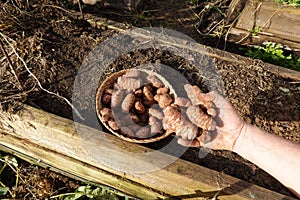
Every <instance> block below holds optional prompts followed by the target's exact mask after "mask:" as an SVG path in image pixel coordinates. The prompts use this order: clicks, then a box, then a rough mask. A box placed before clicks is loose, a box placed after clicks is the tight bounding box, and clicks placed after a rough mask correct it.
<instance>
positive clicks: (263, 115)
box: [0, 0, 300, 198]
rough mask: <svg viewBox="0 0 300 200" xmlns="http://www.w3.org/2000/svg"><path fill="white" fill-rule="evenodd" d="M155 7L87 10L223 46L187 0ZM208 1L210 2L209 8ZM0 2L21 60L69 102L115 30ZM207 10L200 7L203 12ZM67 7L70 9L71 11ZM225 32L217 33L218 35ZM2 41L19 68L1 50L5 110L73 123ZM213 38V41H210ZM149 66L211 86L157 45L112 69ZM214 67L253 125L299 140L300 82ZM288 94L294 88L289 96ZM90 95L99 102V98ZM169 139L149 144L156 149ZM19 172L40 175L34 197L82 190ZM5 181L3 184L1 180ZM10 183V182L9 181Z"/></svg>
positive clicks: (213, 160)
mask: <svg viewBox="0 0 300 200" xmlns="http://www.w3.org/2000/svg"><path fill="white" fill-rule="evenodd" d="M149 2H150V3H151V5H150V3H149V4H148V5H145V7H144V11H142V12H138V13H135V14H128V13H127V14H124V13H123V12H121V11H117V10H113V9H105V10H101V12H100V11H99V10H98V11H96V10H95V8H94V7H86V8H85V9H84V12H88V11H91V12H97V13H99V12H100V13H102V14H103V15H104V16H105V17H108V18H111V19H114V20H118V21H122V22H126V23H131V24H133V25H138V26H150V25H151V26H163V27H166V28H172V29H175V30H178V31H181V32H183V33H185V34H188V35H189V36H192V37H193V38H195V39H196V40H197V41H200V42H202V43H204V44H208V43H209V44H210V45H217V44H221V43H222V41H221V40H220V41H219V40H218V37H217V39H214V40H212V39H207V37H206V36H203V35H202V36H201V35H199V30H200V32H201V33H202V34H203V33H205V31H209V30H212V29H211V28H208V27H209V24H210V21H206V22H204V21H203V22H202V23H200V24H199V19H198V17H197V16H196V15H195V13H196V14H197V13H198V14H199V12H200V11H201V7H198V8H196V7H195V6H192V5H190V4H189V3H188V1H173V3H172V4H170V3H169V2H168V1H164V0H159V1H149ZM208 3H209V2H206V4H208ZM206 4H205V5H206ZM0 5H1V6H0V7H5V10H4V9H3V10H1V11H0V30H1V32H2V33H3V34H5V35H6V36H8V37H9V38H11V39H10V40H9V41H10V44H11V45H13V47H14V48H16V49H17V52H18V54H19V55H20V57H22V58H23V59H24V61H25V62H26V64H27V66H28V68H29V69H30V70H31V71H32V73H33V74H35V75H36V77H37V78H38V79H39V81H40V82H41V84H42V86H43V87H44V88H45V89H47V90H49V91H52V92H55V93H58V94H59V95H61V96H63V97H66V98H67V99H69V100H71V98H72V87H73V82H74V77H75V75H76V74H77V72H78V70H79V67H80V65H81V63H82V62H83V61H84V59H85V58H86V56H87V55H88V54H89V53H90V51H91V50H92V49H93V48H94V47H96V45H97V44H99V43H100V42H102V41H103V40H105V39H106V38H108V37H109V36H111V35H112V34H113V33H115V32H114V31H112V30H98V29H94V28H92V27H90V25H89V24H88V23H86V22H85V21H84V20H79V19H76V18H73V17H72V16H71V15H70V14H69V13H68V12H67V11H66V10H64V9H61V8H60V7H56V6H66V5H63V4H55V5H54V4H53V5H50V6H45V5H46V4H43V3H40V4H39V5H36V4H34V3H33V2H30V5H27V4H26V3H24V4H20V5H13V4H12V3H11V2H8V3H7V4H4V2H1V3H0ZM43 5H44V6H43ZM205 5H202V6H203V7H205ZM227 5H228V2H225V3H224V4H221V5H220V7H222V6H224V7H226V6H227ZM68 6H69V7H68ZM68 6H66V7H65V9H68V8H70V7H73V6H70V5H68ZM74 7H75V8H76V6H74ZM179 8H181V9H179ZM197 9H200V11H199V10H197ZM102 11H103V12H102ZM224 12H225V11H224ZM195 16H196V17H195ZM217 19H219V18H218V17H216V18H215V19H213V18H210V20H217ZM184 20H186V21H184ZM205 23H206V24H205ZM195 27H196V28H195ZM197 29H198V30H197ZM219 31H220V30H215V29H214V30H212V32H215V33H217V32H219ZM1 41H2V42H3V43H4V47H5V49H6V51H7V53H8V54H9V55H10V60H11V61H12V63H13V68H14V70H15V72H16V76H14V75H13V70H11V68H10V67H9V65H8V62H7V60H6V59H5V57H4V55H3V53H2V52H1V53H0V59H1V60H0V62H1V65H0V80H1V82H0V86H1V87H0V102H1V103H0V106H1V107H2V108H3V109H6V110H9V111H11V112H15V111H17V110H19V109H20V107H19V105H21V103H24V102H25V103H27V104H29V105H32V106H35V107H38V108H41V109H43V110H46V111H48V112H51V113H54V114H57V115H60V116H63V117H67V118H70V119H72V109H71V108H70V106H69V105H68V104H67V103H66V102H65V101H63V100H62V99H61V98H58V97H56V96H53V95H50V94H47V93H46V92H44V91H41V89H40V88H39V87H38V86H37V84H36V81H35V80H34V79H33V77H32V76H30V75H29V73H28V71H27V70H26V69H25V67H24V65H23V63H22V62H20V60H18V59H17V57H16V55H15V54H14V53H12V48H11V47H10V46H9V45H8V44H7V43H6V42H5V41H4V40H3V38H1ZM210 41H213V42H211V43H210ZM218 41H219V42H218ZM2 58H4V59H2ZM149 62H152V63H153V62H160V63H162V64H165V65H168V66H172V67H174V68H175V69H179V71H180V72H181V73H183V74H185V75H186V76H187V78H188V79H189V80H190V81H191V82H193V83H195V84H198V85H200V86H201V87H202V88H204V90H205V89H206V88H205V80H202V79H201V78H199V77H198V79H197V80H195V79H194V77H193V78H191V76H189V74H190V72H191V71H189V70H192V71H193V70H195V69H192V67H191V64H190V63H189V62H187V61H186V60H185V59H183V58H181V57H179V56H176V55H173V54H172V53H170V52H167V51H161V50H157V49H151V48H150V49H145V50H139V51H134V52H131V53H128V54H126V55H124V56H121V57H120V58H119V59H117V60H116V61H115V62H114V63H113V64H112V65H111V68H112V69H114V70H116V69H123V68H131V67H135V66H138V65H140V64H144V63H149ZM213 63H214V65H216V66H217V69H218V70H219V73H220V74H221V75H222V76H223V81H224V82H225V89H226V94H227V97H228V100H229V101H230V102H231V103H232V104H233V105H234V107H235V108H236V109H237V111H238V112H239V113H240V114H241V115H242V116H243V117H244V119H245V120H246V121H247V122H249V123H252V124H254V125H256V126H258V127H260V128H262V129H264V130H266V131H269V132H271V133H272V134H276V135H279V136H282V137H284V138H286V139H289V140H293V141H296V142H298V143H300V135H299V132H300V122H299V121H300V105H299V103H298V102H300V88H299V82H298V83H294V82H293V80H290V79H286V78H282V77H280V76H278V75H275V74H273V73H271V72H268V71H266V70H264V69H263V64H262V63H260V62H258V61H255V62H254V61H249V63H245V64H244V65H242V66H241V65H237V64H232V63H228V62H225V61H220V60H213ZM188 69H189V70H188ZM17 79H18V81H17ZM95 89H96V88H95ZM284 89H288V92H287V91H286V90H284ZM87 98H88V99H93V98H94V96H89V97H87ZM87 103H88V101H87ZM85 108H86V105H79V109H82V110H84V109H85ZM87 112H95V110H87ZM163 142H164V141H161V143H160V142H157V143H153V144H149V145H147V146H149V147H151V148H158V147H159V146H160V145H162V144H163ZM170 153H171V152H170ZM198 153H199V150H198V149H196V148H190V149H189V151H187V152H186V153H185V154H184V155H183V156H182V158H183V159H186V160H188V161H191V162H194V163H198V164H200V165H203V166H205V167H208V168H211V169H214V170H217V171H220V172H223V173H226V174H229V175H232V176H235V177H238V178H240V179H243V180H245V181H248V182H250V183H253V184H256V185H260V186H262V187H265V188H268V189H271V190H274V191H276V192H280V193H282V194H286V195H288V196H293V194H291V192H289V191H288V190H287V189H286V188H285V187H284V186H283V185H281V184H280V183H279V182H278V181H276V180H275V179H274V178H272V177H271V176H270V175H268V174H267V173H266V172H264V171H263V170H261V169H259V168H258V167H257V166H255V165H254V164H252V163H250V162H248V161H246V160H244V159H242V158H241V157H239V156H238V155H236V154H234V153H231V152H227V151H211V153H210V154H208V156H206V157H205V158H203V159H200V158H199V157H198ZM21 171H23V172H24V179H26V178H28V179H30V178H29V177H30V176H33V177H36V178H37V179H36V180H37V181H36V182H35V183H34V184H33V182H32V185H31V186H30V187H35V188H36V189H34V190H33V189H32V190H31V192H32V191H33V192H34V194H35V196H39V195H40V192H39V191H46V192H44V194H47V195H48V196H50V195H53V194H57V193H60V192H66V191H70V190H72V189H74V188H75V187H76V186H78V182H76V181H74V180H72V179H68V178H65V177H63V176H60V175H57V174H55V173H53V172H49V171H47V170H46V169H41V168H36V167H34V166H32V165H29V164H27V163H22V164H21ZM55 177H58V178H55ZM1 181H3V179H2V177H1ZM39 182H43V184H44V185H45V186H44V187H42V188H41V186H39V185H38V184H37V183H39ZM44 182H45V183H44ZM7 184H8V185H9V184H10V183H9V181H8V182H7ZM43 184H41V185H43ZM9 186H11V185H9ZM25 187H26V185H25V184H23V185H22V183H21V182H20V186H19V187H17V188H13V187H12V189H13V190H14V192H15V193H16V194H17V197H18V198H24V197H25V196H26V194H28V190H26V188H25ZM64 187H65V188H64ZM22 188H24V190H22ZM61 188H63V189H61ZM31 195H32V194H31ZM32 196H33V195H32ZM32 196H30V197H32Z"/></svg>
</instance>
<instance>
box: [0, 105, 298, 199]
mask: <svg viewBox="0 0 300 200" xmlns="http://www.w3.org/2000/svg"><path fill="white" fill-rule="evenodd" d="M0 125H1V126H0V127H1V128H0V130H1V131H0V144H1V145H3V146H5V147H8V148H11V149H14V150H15V151H17V152H21V153H23V154H25V155H28V156H30V157H33V158H35V159H37V160H40V161H41V162H43V163H46V164H48V165H50V166H53V167H55V168H58V169H60V170H62V171H65V172H68V173H70V174H73V175H75V176H77V177H82V178H84V179H86V180H90V181H93V182H95V183H100V184H104V185H107V186H110V187H113V188H116V189H118V190H120V191H122V192H125V193H127V194H130V195H133V196H136V197H139V198H142V199H157V198H170V197H172V198H175V197H176V198H181V199H199V198H201V197H202V198H207V197H214V196H218V199H253V198H255V199H283V198H285V199H292V198H288V197H285V196H284V195H281V194H278V193H276V192H273V191H269V190H267V189H264V188H261V187H258V186H255V185H252V184H249V183H247V182H244V181H241V180H239V179H237V178H233V177H231V176H228V175H225V174H222V173H219V172H216V171H213V170H210V169H207V168H205V167H202V166H199V165H196V164H193V163H190V162H187V161H184V160H180V159H178V160H176V161H175V162H173V163H172V164H170V165H168V166H166V167H164V168H161V169H159V168H158V169H156V170H154V171H151V172H144V173H134V172H123V171H121V170H116V169H117V168H120V169H121V168H123V167H124V168H134V167H136V166H153V167H154V168H155V167H156V165H157V163H153V162H151V160H148V159H147V156H145V154H140V156H129V157H124V160H126V162H123V163H122V162H121V163H120V162H116V163H114V162H115V161H116V160H117V159H115V158H117V157H123V156H124V154H122V153H120V151H117V150H116V149H115V148H113V147H112V144H117V145H118V146H119V147H122V148H124V149H126V150H130V151H131V152H149V151H152V150H151V149H148V148H145V147H142V146H140V145H137V144H133V143H128V142H125V141H122V140H120V139H118V138H116V137H114V136H112V135H110V134H106V133H103V132H101V131H99V130H96V129H92V128H90V127H86V126H83V125H81V126H80V128H81V130H83V131H84V132H85V133H86V134H87V135H90V136H93V137H94V136H95V135H99V134H104V136H105V137H107V138H108V139H109V141H111V143H107V141H105V140H103V141H102V140H100V141H97V142H96V143H97V148H99V149H100V151H98V152H102V153H101V155H99V156H101V157H102V158H103V160H106V161H108V162H111V163H112V164H114V165H116V166H114V167H113V168H111V167H108V165H106V163H102V162H99V160H96V159H95V157H94V156H93V155H91V154H90V153H89V152H88V151H87V149H86V146H85V145H84V143H83V141H82V139H81V138H80V137H79V136H78V134H77V131H76V129H75V126H74V122H72V121H70V120H68V119H64V118H61V117H59V116H55V115H52V114H49V113H46V112H44V111H41V110H38V109H35V108H32V107H29V106H25V109H24V110H23V111H22V112H21V113H19V114H9V113H6V112H0ZM91 141H95V140H91ZM99 144H100V145H99ZM173 158H174V157H172V156H170V155H167V154H163V153H161V154H160V155H159V159H160V160H158V162H160V161H163V160H168V159H173ZM111 163H110V164H111Z"/></svg>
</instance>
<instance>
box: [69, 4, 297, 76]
mask: <svg viewBox="0 0 300 200" xmlns="http://www.w3.org/2000/svg"><path fill="white" fill-rule="evenodd" d="M235 3H236V1H235ZM236 5H240V3H236ZM232 9H237V8H235V7H234V6H233V5H232ZM72 15H73V16H74V17H76V18H77V17H80V16H81V14H80V13H78V12H75V11H74V12H72ZM85 18H86V20H87V22H88V23H90V25H91V26H92V27H94V28H98V29H103V28H108V29H113V30H116V31H118V32H122V33H124V34H129V36H133V35H135V37H141V38H142V39H143V40H144V41H151V40H155V41H159V42H160V43H161V44H165V45H172V46H177V47H180V48H183V49H187V50H190V51H194V52H198V53H200V54H201V55H203V56H208V57H210V58H215V59H218V60H220V61H225V62H228V63H231V64H238V65H241V66H242V65H246V64H247V63H251V64H253V59H251V58H246V57H244V56H240V55H237V54H233V53H229V52H225V51H222V50H219V49H215V48H212V47H208V46H205V45H202V44H199V43H196V42H187V41H186V40H183V39H180V38H174V37H171V36H167V37H163V34H160V33H157V34H155V33H153V32H147V31H146V30H143V29H138V28H135V29H132V31H131V32H128V29H129V28H130V26H129V25H125V24H122V23H118V22H115V21H111V20H108V19H106V18H101V17H98V16H94V15H92V14H85ZM131 28H132V27H131ZM231 30H232V33H231V34H230V37H231V38H230V40H231V41H233V42H236V41H239V40H241V39H242V38H246V40H245V41H244V43H245V44H254V43H253V42H251V41H252V40H251V38H252V39H253V38H257V37H258V38H259V37H260V36H257V37H256V36H255V37H254V36H253V37H250V38H249V37H245V36H247V35H248V34H249V32H248V31H247V30H246V31H245V30H242V32H241V33H239V32H237V31H235V30H237V29H236V28H232V29H231ZM238 31H240V30H238ZM248 40H249V43H247V41H248ZM253 40H254V39H253ZM263 41H265V40H264V39H263V40H259V41H258V42H257V43H255V44H261V43H262V42H263ZM268 41H272V40H268ZM280 41H281V40H280ZM289 42H290V43H289ZM284 43H286V44H291V46H293V45H294V42H291V41H284ZM296 45H299V43H296ZM297 49H300V47H299V48H297ZM295 50H296V49H295ZM297 52H298V50H297ZM297 52H296V53H297ZM264 68H265V69H266V70H268V71H269V72H271V73H274V74H276V75H279V76H282V77H284V78H291V79H294V80H300V72H297V71H294V70H290V69H286V68H283V67H280V66H276V65H272V64H268V63H264Z"/></svg>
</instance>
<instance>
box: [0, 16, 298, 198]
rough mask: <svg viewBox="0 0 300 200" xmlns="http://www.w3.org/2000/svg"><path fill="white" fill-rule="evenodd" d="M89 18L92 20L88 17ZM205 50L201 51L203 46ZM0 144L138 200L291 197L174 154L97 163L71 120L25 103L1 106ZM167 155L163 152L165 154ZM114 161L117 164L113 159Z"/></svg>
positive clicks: (225, 57) (103, 24)
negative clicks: (158, 164) (160, 161)
mask: <svg viewBox="0 0 300 200" xmlns="http://www.w3.org/2000/svg"><path fill="white" fill-rule="evenodd" d="M86 17H87V21H88V22H90V23H91V24H92V25H93V26H96V27H98V28H111V29H117V30H118V31H123V30H124V28H126V27H124V26H123V25H120V24H116V23H114V22H112V21H107V20H104V19H100V18H98V19H97V18H96V19H95V18H93V16H90V15H86ZM92 18H93V19H92ZM133 34H137V35H139V36H140V37H142V38H145V39H147V38H149V37H155V36H153V35H152V36H151V35H147V34H146V33H144V32H143V31H140V32H139V31H136V32H135V33H133ZM161 42H164V43H166V44H170V43H172V44H174V45H179V46H180V47H182V48H189V49H190V50H194V51H203V52H202V53H203V54H206V55H209V56H210V57H212V58H216V59H219V60H222V61H224V62H231V63H238V64H240V65H241V66H243V64H245V63H246V60H250V59H248V58H244V57H242V56H238V55H234V54H231V53H227V52H224V51H220V50H216V49H212V48H208V47H205V46H203V45H201V44H192V45H190V44H187V43H186V42H185V41H182V40H181V39H178V38H170V37H169V38H165V39H164V40H162V41H161ZM204 50H205V51H204ZM265 68H266V69H267V70H270V71H272V73H276V74H279V75H281V76H283V77H289V78H291V79H294V80H300V73H299V72H295V71H292V70H288V69H284V68H281V67H278V66H274V65H269V64H265ZM81 127H82V129H83V130H84V131H85V132H86V134H95V133H99V134H101V133H100V131H99V130H96V129H93V128H90V127H87V126H84V125H82V126H81ZM102 134H106V136H107V137H108V138H109V139H110V140H111V141H113V143H116V144H118V145H119V146H121V147H124V148H126V149H130V150H132V151H138V152H140V151H143V152H144V151H149V149H148V148H146V147H143V146H140V145H137V144H134V143H129V142H125V141H122V140H120V139H119V138H116V137H115V136H113V135H111V134H108V133H102ZM99 148H100V149H101V152H103V155H101V156H103V157H105V158H107V159H111V157H112V156H111V155H116V154H118V152H114V151H113V150H112V149H111V148H110V147H109V145H108V144H106V143H104V142H103V143H102V145H99ZM0 149H1V150H4V151H9V152H11V153H14V154H16V155H17V156H20V157H22V158H26V159H27V160H29V161H30V162H35V163H37V164H41V165H43V166H47V167H49V168H50V169H52V170H55V171H58V172H60V173H64V174H66V175H69V176H70V175H72V176H74V177H75V178H80V179H83V180H88V181H90V182H93V183H97V184H102V185H105V186H109V187H112V188H115V189H117V190H119V191H122V192H124V193H126V194H129V195H132V196H134V197H137V198H141V199H158V198H162V199H199V198H203V199H205V198H215V199H216V198H218V199H261V200H264V199H266V200H267V199H292V198H290V197H287V196H284V195H282V194H279V193H276V192H274V191H270V190H267V189H264V188H262V187H259V186H256V185H253V184H250V183H247V182H245V181H242V180H240V179H237V178H234V177H231V176H228V175H226V174H223V173H220V172H216V171H213V170H210V169H208V168H205V167H202V166H199V165H196V164H193V163H191V162H188V161H184V160H181V159H178V160H177V161H176V162H174V163H172V164H170V165H169V166H167V167H165V168H163V169H160V170H157V171H153V172H149V173H124V172H121V171H117V170H114V169H111V168H109V167H107V166H105V165H103V164H100V163H99V162H97V161H96V160H95V159H94V158H93V156H92V155H90V153H89V152H88V151H87V149H86V148H85V146H84V144H83V143H82V140H81V138H80V137H79V136H78V134H77V132H76V129H75V125H74V122H73V121H71V120H68V119H65V118H62V117H59V116H56V115H53V114H50V113H47V112H45V111H42V110H38V109H36V108H33V107H30V106H26V105H25V106H24V109H23V110H22V111H21V112H20V113H18V114H10V113H6V112H3V111H0ZM170 157H171V156H170V155H167V154H163V155H162V158H165V159H168V158H170ZM126 160H127V161H128V165H132V166H133V167H134V166H135V165H152V164H151V163H149V161H147V159H143V158H139V159H136V158H133V157H128V158H126ZM115 165H118V163H115Z"/></svg>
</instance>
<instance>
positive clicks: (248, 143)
mask: <svg viewBox="0 0 300 200" xmlns="http://www.w3.org/2000/svg"><path fill="white" fill-rule="evenodd" d="M233 151H234V152H236V153H238V154H239V155H241V156H242V157H244V158H245V159H247V160H249V161H251V162H253V163H254V164H256V165H257V166H259V167H260V168H261V169H263V170H265V171H266V172H268V173H269V174H271V175H272V176H273V177H275V178H276V179H277V180H278V181H280V182H281V183H282V184H284V185H285V186H286V187H288V188H290V189H291V190H293V191H294V192H295V193H296V194H297V195H298V196H299V197H300V181H299V180H300V144H297V143H294V142H291V141H288V140H285V139H283V138H281V137H279V136H275V135H271V134H269V133H267V132H265V131H263V130H260V129H259V128H257V127H255V126H252V125H249V124H248V125H246V126H245V129H244V131H243V132H242V133H241V136H240V137H239V139H238V140H237V142H236V144H235V146H234V149H233Z"/></svg>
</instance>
